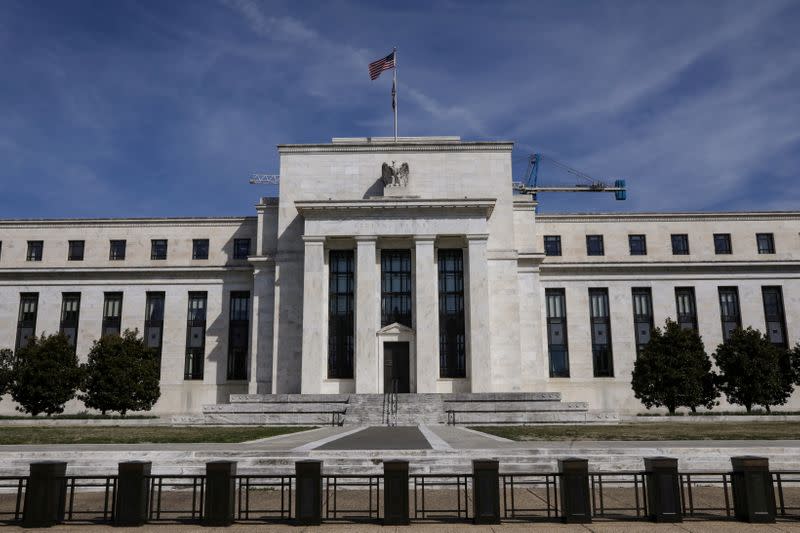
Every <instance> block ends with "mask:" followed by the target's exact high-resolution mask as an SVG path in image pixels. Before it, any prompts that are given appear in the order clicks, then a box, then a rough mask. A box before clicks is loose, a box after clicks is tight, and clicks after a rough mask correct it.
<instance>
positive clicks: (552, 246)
mask: <svg viewBox="0 0 800 533" xmlns="http://www.w3.org/2000/svg"><path fill="white" fill-rule="evenodd" d="M544 255H561V235H545V236H544Z"/></svg>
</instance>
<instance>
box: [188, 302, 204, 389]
mask: <svg viewBox="0 0 800 533" xmlns="http://www.w3.org/2000/svg"><path fill="white" fill-rule="evenodd" d="M207 298H208V294H207V293H205V292H190V293H189V309H188V312H187V313H186V315H187V316H186V362H185V364H184V368H183V379H203V361H204V359H205V352H206V301H207Z"/></svg>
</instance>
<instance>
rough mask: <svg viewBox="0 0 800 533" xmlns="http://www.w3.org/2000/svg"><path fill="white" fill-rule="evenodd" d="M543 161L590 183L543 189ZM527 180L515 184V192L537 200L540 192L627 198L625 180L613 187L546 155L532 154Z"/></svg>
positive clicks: (526, 173)
mask: <svg viewBox="0 0 800 533" xmlns="http://www.w3.org/2000/svg"><path fill="white" fill-rule="evenodd" d="M542 160H547V161H549V162H551V163H553V164H555V165H556V166H559V167H561V168H563V169H564V170H566V171H567V172H569V173H570V174H573V175H575V176H577V177H579V178H581V179H583V180H585V181H586V182H588V183H586V184H582V183H578V184H577V185H574V186H572V187H568V186H563V187H542V186H540V185H539V167H540V165H541V163H542ZM525 178H526V179H525V181H524V182H521V181H516V182H514V192H517V193H519V194H530V195H531V196H532V197H533V198H534V199H536V195H537V194H538V193H540V192H613V193H614V198H616V199H617V200H624V199H625V198H626V189H625V180H615V181H614V185H613V186H611V185H608V184H607V183H605V182H603V181H599V180H596V179H594V178H592V177H591V176H589V175H588V174H586V173H584V172H581V171H580V170H576V169H574V168H572V167H570V166H568V165H565V164H564V163H562V162H560V161H557V160H556V159H553V158H552V157H549V156H546V155H544V154H532V155H531V156H530V157H529V158H528V168H527V170H526V171H525Z"/></svg>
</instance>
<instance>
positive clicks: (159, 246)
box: [150, 239, 167, 261]
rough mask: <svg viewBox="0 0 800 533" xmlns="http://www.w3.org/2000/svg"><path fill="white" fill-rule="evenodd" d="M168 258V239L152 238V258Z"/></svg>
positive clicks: (159, 259) (161, 259)
mask: <svg viewBox="0 0 800 533" xmlns="http://www.w3.org/2000/svg"><path fill="white" fill-rule="evenodd" d="M166 258H167V239H152V240H151V241H150V259H153V260H158V261H163V260H164V259H166Z"/></svg>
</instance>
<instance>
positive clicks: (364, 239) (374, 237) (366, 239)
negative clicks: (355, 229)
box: [353, 235, 378, 243]
mask: <svg viewBox="0 0 800 533" xmlns="http://www.w3.org/2000/svg"><path fill="white" fill-rule="evenodd" d="M353 239H355V241H356V242H357V243H358V242H377V241H378V236H377V235H355V236H353Z"/></svg>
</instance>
